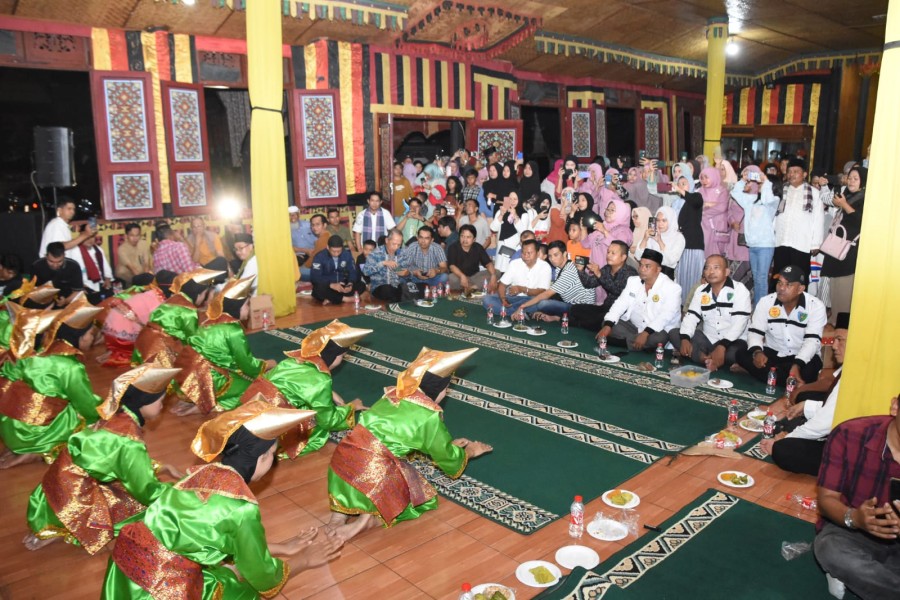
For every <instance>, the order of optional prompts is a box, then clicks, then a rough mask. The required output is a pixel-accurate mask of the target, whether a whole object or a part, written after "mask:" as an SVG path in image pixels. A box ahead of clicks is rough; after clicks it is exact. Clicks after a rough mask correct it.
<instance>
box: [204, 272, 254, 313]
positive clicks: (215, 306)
mask: <svg viewBox="0 0 900 600" xmlns="http://www.w3.org/2000/svg"><path fill="white" fill-rule="evenodd" d="M255 280H256V275H251V276H250V277H245V278H244V279H237V278H235V279H229V280H228V281H227V282H226V283H225V286H224V287H223V288H222V291H221V292H219V293H218V294H217V295H216V297H215V298H213V299H212V300H211V301H210V303H209V306H207V307H206V316H207V317H209V318H210V319H218V318H219V317H220V316H222V312H223V311H224V308H223V307H224V305H225V299H226V298H228V299H229V300H241V299H242V298H246V297H248V296H249V295H250V292H251V290H252V289H253V282H254V281H255Z"/></svg>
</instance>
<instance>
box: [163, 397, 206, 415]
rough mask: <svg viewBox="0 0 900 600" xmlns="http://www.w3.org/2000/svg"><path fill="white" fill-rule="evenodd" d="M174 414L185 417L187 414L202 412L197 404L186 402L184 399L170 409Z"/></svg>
mask: <svg viewBox="0 0 900 600" xmlns="http://www.w3.org/2000/svg"><path fill="white" fill-rule="evenodd" d="M170 412H171V413H172V414H173V415H177V416H179V417H184V416H187V415H197V414H200V409H199V408H198V407H197V405H196V404H192V403H190V402H184V401H182V400H179V401H178V404H176V405H175V406H173V407H172V410H171V411H170Z"/></svg>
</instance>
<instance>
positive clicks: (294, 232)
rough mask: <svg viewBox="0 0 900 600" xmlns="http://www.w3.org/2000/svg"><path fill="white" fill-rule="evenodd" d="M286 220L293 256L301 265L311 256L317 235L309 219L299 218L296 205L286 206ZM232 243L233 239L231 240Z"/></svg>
mask: <svg viewBox="0 0 900 600" xmlns="http://www.w3.org/2000/svg"><path fill="white" fill-rule="evenodd" d="M288 222H289V223H290V227H291V247H292V248H293V249H294V256H296V257H297V265H298V266H303V264H305V263H306V261H307V259H308V258H309V257H310V256H312V254H313V247H314V246H315V245H316V240H318V239H319V236H317V235H315V234H314V233H313V232H312V228H311V226H310V222H309V221H307V220H306V219H301V218H300V209H299V208H298V207H296V206H289V207H288ZM241 233H243V232H241ZM233 244H234V240H232V245H233Z"/></svg>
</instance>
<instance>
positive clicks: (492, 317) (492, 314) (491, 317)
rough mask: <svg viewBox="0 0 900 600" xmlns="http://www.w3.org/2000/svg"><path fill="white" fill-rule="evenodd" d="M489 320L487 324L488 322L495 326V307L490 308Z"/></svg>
mask: <svg viewBox="0 0 900 600" xmlns="http://www.w3.org/2000/svg"><path fill="white" fill-rule="evenodd" d="M487 319H488V321H487V322H488V325H493V324H494V307H493V306H488V317H487Z"/></svg>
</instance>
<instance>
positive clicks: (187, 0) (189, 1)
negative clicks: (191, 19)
mask: <svg viewBox="0 0 900 600" xmlns="http://www.w3.org/2000/svg"><path fill="white" fill-rule="evenodd" d="M181 3H182V4H184V5H185V6H193V5H195V4H197V0H181Z"/></svg>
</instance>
